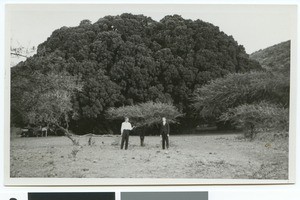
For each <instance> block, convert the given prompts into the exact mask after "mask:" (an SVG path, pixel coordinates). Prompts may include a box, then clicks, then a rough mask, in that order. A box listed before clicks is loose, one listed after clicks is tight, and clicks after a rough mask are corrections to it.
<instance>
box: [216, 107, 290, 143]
mask: <svg viewBox="0 0 300 200" xmlns="http://www.w3.org/2000/svg"><path fill="white" fill-rule="evenodd" d="M220 120H222V121H231V122H233V123H234V124H235V125H237V126H240V127H243V128H244V129H245V130H246V136H249V137H251V138H253V136H254V134H255V133H257V132H258V131H262V130H264V131H270V130H276V131H288V127H289V110H288V109H287V108H283V107H280V106H278V105H275V104H270V103H266V102H260V103H258V104H243V105H240V106H237V107H235V108H230V109H229V110H228V111H227V112H225V113H222V115H221V116H220Z"/></svg>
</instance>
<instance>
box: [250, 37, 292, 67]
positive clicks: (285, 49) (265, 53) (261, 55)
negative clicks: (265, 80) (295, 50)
mask: <svg viewBox="0 0 300 200" xmlns="http://www.w3.org/2000/svg"><path fill="white" fill-rule="evenodd" d="M290 46H291V41H290V40H289V41H286V42H281V43H279V44H276V45H273V46H271V47H268V48H265V49H261V50H259V51H256V52H254V53H252V54H251V55H250V58H251V59H254V60H256V61H258V62H259V63H260V64H261V65H262V67H263V68H265V69H269V70H276V71H277V70H279V71H286V70H287V71H289V70H290Z"/></svg>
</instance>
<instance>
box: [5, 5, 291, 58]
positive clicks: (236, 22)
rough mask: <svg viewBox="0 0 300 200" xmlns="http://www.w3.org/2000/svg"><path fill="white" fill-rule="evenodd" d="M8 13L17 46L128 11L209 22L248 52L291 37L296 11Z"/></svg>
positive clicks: (108, 8)
mask: <svg viewBox="0 0 300 200" xmlns="http://www.w3.org/2000/svg"><path fill="white" fill-rule="evenodd" d="M6 11H7V12H6V14H7V30H8V32H7V33H8V37H7V39H9V40H10V41H11V46H13V47H17V46H20V45H21V46H24V47H32V46H35V47H36V46H37V45H38V44H40V43H42V42H44V41H45V40H46V39H47V38H48V37H49V36H50V35H51V33H52V32H53V31H54V30H56V29H58V28H60V27H62V26H67V27H71V26H77V25H79V23H80V21H81V20H83V19H89V20H91V21H92V22H93V23H94V22H96V21H97V20H98V19H99V18H102V17H104V16H106V15H120V14H122V13H124V12H127V13H133V14H143V15H145V16H149V17H151V18H152V19H154V20H157V21H159V20H160V19H162V18H163V17H164V16H165V15H173V14H179V15H181V16H182V17H183V18H185V19H192V20H196V19H201V20H203V21H206V22H210V23H212V24H214V25H215V26H218V27H219V28H220V30H221V31H224V32H225V33H226V34H227V35H232V36H233V38H234V39H235V40H237V42H238V43H239V44H241V45H243V46H244V47H245V49H246V52H247V53H249V54H250V53H253V52H254V51H257V50H259V49H263V48H266V47H268V46H272V45H274V44H277V43H280V42H283V41H287V40H290V39H292V38H293V36H294V35H293V34H295V23H296V21H295V20H296V7H295V6H291V5H290V6H288V5H176V4H175V5H149V4H140V5H138V4H132V5H128V4H127V5H120V4H115V5H113V4H110V5H109V4H97V5H95V4H94V5H88V4H85V5H76V4H69V5H63V4H56V5H53V4H52V5H9V6H8V7H7V10H6ZM19 60H20V59H19V58H18V59H17V60H13V61H12V62H18V61H19Z"/></svg>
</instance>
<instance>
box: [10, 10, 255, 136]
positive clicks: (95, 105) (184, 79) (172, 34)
mask: <svg viewBox="0 0 300 200" xmlns="http://www.w3.org/2000/svg"><path fill="white" fill-rule="evenodd" d="M259 69H261V67H260V65H259V63H258V62H256V61H254V60H251V59H250V58H249V55H248V54H247V53H246V52H245V49H244V47H243V46H242V45H239V44H238V43H237V42H236V41H235V40H234V38H233V37H232V36H228V35H226V34H225V33H224V32H222V31H220V30H219V28H218V27H217V26H214V25H213V24H210V23H207V22H204V21H202V20H194V21H193V20H189V19H183V18H182V17H181V16H179V15H173V16H169V15H168V16H165V17H164V18H163V19H161V20H160V21H154V20H152V19H151V18H150V17H147V16H144V15H132V14H128V13H124V14H122V15H118V16H106V17H104V18H101V19H99V20H98V21H97V22H95V23H91V22H90V21H89V20H83V21H82V22H81V23H80V24H79V26H75V27H62V28H60V29H57V30H55V31H54V32H53V33H52V35H51V36H50V37H49V38H48V39H47V40H46V41H45V42H43V43H42V44H40V45H39V46H38V49H37V54H36V55H34V56H33V57H30V58H28V59H27V60H26V61H25V62H21V63H20V64H18V65H17V66H16V67H13V68H12V69H11V70H12V82H14V84H12V90H11V91H12V96H18V97H20V98H23V96H22V95H20V94H23V93H22V92H20V90H18V89H16V88H14V87H15V85H23V86H24V87H25V90H30V87H31V86H30V85H27V84H24V83H26V82H27V81H29V82H30V80H28V79H27V78H24V77H29V76H30V74H31V73H32V72H33V71H35V72H39V73H42V74H46V73H49V72H51V71H53V70H65V71H66V72H67V73H68V74H69V75H70V76H78V77H81V80H82V84H83V87H82V91H81V92H76V94H75V98H74V100H73V101H72V106H73V109H74V110H75V111H76V113H78V118H77V119H76V120H75V119H74V120H71V123H70V124H71V127H73V128H74V130H75V128H76V130H78V131H81V132H82V131H85V132H90V131H94V130H99V131H100V130H104V131H105V130H107V129H108V128H109V126H108V125H107V123H106V122H107V120H106V117H105V111H106V110H107V109H108V108H109V107H120V106H126V105H135V104H138V103H144V102H147V101H153V102H162V103H172V104H173V105H174V106H176V107H177V108H178V109H179V111H181V112H184V113H186V118H188V117H191V116H192V113H193V110H192V109H191V107H190V104H191V102H190V98H191V96H192V94H193V92H194V91H195V90H196V89H197V88H199V87H201V86H203V85H204V84H207V83H208V82H209V81H210V80H213V79H216V78H220V77H224V76H226V75H227V74H230V73H242V72H247V71H251V70H259ZM30 77H33V78H34V76H30ZM16 107H22V104H20V102H19V100H18V99H16V98H13V99H12V110H13V112H12V122H13V123H15V124H22V123H23V121H22V119H21V118H20V117H19V116H20V115H19V111H17V110H16ZM99 122H101V123H99ZM99 131H95V132H96V133H97V132H99Z"/></svg>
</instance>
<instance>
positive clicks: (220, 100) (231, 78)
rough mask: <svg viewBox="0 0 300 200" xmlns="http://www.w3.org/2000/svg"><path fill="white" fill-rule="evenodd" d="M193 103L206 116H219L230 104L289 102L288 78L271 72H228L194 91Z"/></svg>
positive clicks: (286, 104) (233, 105) (232, 106)
mask: <svg viewBox="0 0 300 200" xmlns="http://www.w3.org/2000/svg"><path fill="white" fill-rule="evenodd" d="M194 101H195V103H194V107H195V108H196V109H197V110H198V111H200V115H201V116H203V117H215V118H217V117H218V116H220V115H221V114H222V113H223V112H226V111H227V110H228V109H229V108H234V107H236V106H239V105H242V104H251V103H257V102H261V101H269V102H273V103H277V104H281V105H282V106H284V107H288V105H289V79H288V78H286V77H285V76H284V75H282V74H278V73H272V72H250V73H244V74H241V73H237V74H229V75H227V76H226V77H224V78H219V79H215V80H212V81H211V82H210V83H209V84H207V85H204V86H203V87H201V88H199V89H197V90H196V91H195V97H194Z"/></svg>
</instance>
